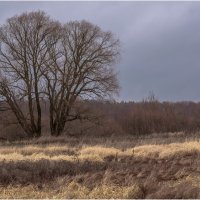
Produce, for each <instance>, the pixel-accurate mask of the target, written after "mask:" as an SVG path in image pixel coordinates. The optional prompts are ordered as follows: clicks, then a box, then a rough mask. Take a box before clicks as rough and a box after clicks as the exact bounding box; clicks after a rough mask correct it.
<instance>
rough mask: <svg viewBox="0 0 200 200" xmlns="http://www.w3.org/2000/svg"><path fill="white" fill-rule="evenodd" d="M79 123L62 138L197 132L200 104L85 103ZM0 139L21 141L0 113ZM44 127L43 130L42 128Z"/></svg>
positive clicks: (12, 123)
mask: <svg viewBox="0 0 200 200" xmlns="http://www.w3.org/2000/svg"><path fill="white" fill-rule="evenodd" d="M42 107H43V119H42V123H43V130H44V133H43V135H45V134H46V135H48V134H49V130H48V110H47V109H46V107H45V104H43V106H42ZM79 107H80V116H82V117H80V118H79V119H77V120H75V121H72V122H69V123H67V124H66V127H65V132H64V133H65V134H69V135H71V136H75V137H76V136H80V135H85V134H91V135H103V136H109V135H112V134H132V135H144V134H151V133H166V132H180V131H183V132H196V131H199V130H200V103H195V102H176V103H174V102H159V101H157V100H154V99H152V100H144V101H141V102H120V103H119V102H110V101H104V102H102V101H85V102H81V103H80V102H79ZM0 118H1V120H0V128H1V129H0V137H2V136H3V137H9V138H13V139H15V138H19V137H23V131H22V130H21V129H20V127H19V126H18V125H17V124H16V122H15V120H14V116H12V113H11V112H10V111H3V112H0ZM45 127H46V128H45Z"/></svg>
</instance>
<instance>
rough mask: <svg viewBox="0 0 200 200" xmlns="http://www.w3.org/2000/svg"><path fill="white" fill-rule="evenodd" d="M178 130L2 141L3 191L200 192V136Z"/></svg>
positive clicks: (64, 194) (63, 194) (45, 194)
mask: <svg viewBox="0 0 200 200" xmlns="http://www.w3.org/2000/svg"><path fill="white" fill-rule="evenodd" d="M176 136H177V137H175V136H174V135H170V134H169V135H168V137H166V138H167V139H166V140H168V141H174V142H173V143H170V142H169V144H163V143H164V142H161V140H162V137H160V138H156V137H154V138H152V139H151V140H149V138H144V139H143V140H142V139H141V138H140V140H137V139H136V138H131V137H124V138H123V139H122V138H90V139H87V138H82V139H80V138H79V139H75V138H67V137H65V138H55V139H48V138H46V139H45V138H41V139H38V140H34V141H32V142H31V141H21V142H12V143H9V142H6V143H2V144H1V147H0V177H1V178H0V197H1V198H128V199H132V198H200V184H199V183H200V141H199V139H194V138H185V140H184V139H183V138H182V139H181V142H180V135H176ZM163 140H165V139H164V138H163ZM59 141H62V142H59ZM63 141H65V142H63ZM152 141H154V142H152ZM22 191H23V192H22Z"/></svg>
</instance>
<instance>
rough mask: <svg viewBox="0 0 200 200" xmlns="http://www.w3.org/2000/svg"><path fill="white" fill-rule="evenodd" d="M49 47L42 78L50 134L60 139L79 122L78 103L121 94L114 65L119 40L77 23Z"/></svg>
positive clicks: (66, 25) (98, 29)
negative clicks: (69, 123)
mask: <svg viewBox="0 0 200 200" xmlns="http://www.w3.org/2000/svg"><path fill="white" fill-rule="evenodd" d="M51 39H53V38H51ZM56 41H57V40H56ZM51 43H52V41H51V42H50V44H51ZM50 46H51V47H50V48H48V49H49V51H48V58H49V59H48V62H46V63H45V67H44V69H43V75H44V77H45V82H46V87H45V88H46V91H45V94H46V95H47V97H48V99H49V103H50V107H49V111H50V128H51V134H52V135H55V136H58V135H60V134H61V133H62V132H63V130H64V128H65V124H66V122H67V121H72V120H75V119H80V117H81V116H80V115H79V114H78V113H77V112H76V109H75V107H74V105H75V102H76V100H77V99H88V98H89V99H91V98H96V97H99V98H104V97H111V96H112V94H115V93H117V92H118V88H119V86H118V81H117V77H116V73H115V71H114V68H113V65H114V64H115V62H116V61H117V58H118V56H119V40H117V39H115V37H114V36H113V35H112V33H110V32H104V31H102V30H101V29H100V28H99V27H98V26H95V25H93V24H91V23H88V22H86V21H81V22H78V21H75V22H69V23H67V24H65V25H64V27H63V30H62V37H61V39H60V40H59V41H57V42H56V43H55V45H53V46H52V45H50Z"/></svg>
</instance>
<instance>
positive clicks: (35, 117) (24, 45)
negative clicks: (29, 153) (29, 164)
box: [0, 12, 60, 137]
mask: <svg viewBox="0 0 200 200" xmlns="http://www.w3.org/2000/svg"><path fill="white" fill-rule="evenodd" d="M59 27H60V25H59V23H57V22H54V21H51V20H50V19H49V17H48V16H46V15H45V13H43V12H31V13H24V14H22V15H20V16H14V17H12V18H10V19H8V20H7V23H6V24H5V25H3V26H1V27H0V76H1V77H0V80H1V81H0V95H1V98H3V100H5V101H6V102H7V104H8V105H9V106H10V108H11V109H12V111H13V113H14V114H15V116H16V118H17V120H18V122H19V124H20V125H21V126H22V128H23V130H24V131H25V132H26V133H27V134H28V136H30V137H38V136H40V135H41V105H40V98H41V97H42V73H41V67H42V66H43V65H44V63H45V62H46V55H47V52H48V48H49V47H50V46H51V45H53V44H50V41H51V39H50V38H51V37H52V35H54V34H55V33H56V32H58V30H59ZM47 41H48V48H47V45H46V43H47ZM25 105H27V106H25Z"/></svg>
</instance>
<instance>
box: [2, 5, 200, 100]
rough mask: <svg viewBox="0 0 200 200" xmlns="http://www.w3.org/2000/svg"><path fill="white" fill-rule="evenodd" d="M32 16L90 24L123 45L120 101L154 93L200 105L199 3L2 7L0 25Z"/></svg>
mask: <svg viewBox="0 0 200 200" xmlns="http://www.w3.org/2000/svg"><path fill="white" fill-rule="evenodd" d="M32 10H44V11H45V12H46V13H47V14H48V15H50V16H51V17H52V18H54V19H57V20H59V21H61V22H67V21H70V20H82V19H85V20H88V21H90V22H92V23H95V24H97V25H99V26H100V27H101V28H102V29H103V30H106V31H107V30H110V31H112V32H113V33H114V34H115V35H116V37H118V38H119V39H120V40H121V44H122V54H121V61H120V63H119V64H118V65H117V66H116V67H117V70H118V72H119V80H120V85H121V92H120V97H119V98H118V99H119V100H126V101H129V100H134V101H138V100H141V99H143V98H145V97H147V96H148V94H149V93H150V92H151V91H153V92H154V94H155V95H156V97H157V98H158V99H159V100H161V101H163V100H171V101H180V100H193V101H200V2H0V24H3V23H5V21H6V19H7V18H9V17H12V16H13V15H15V14H20V13H22V12H24V11H32Z"/></svg>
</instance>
